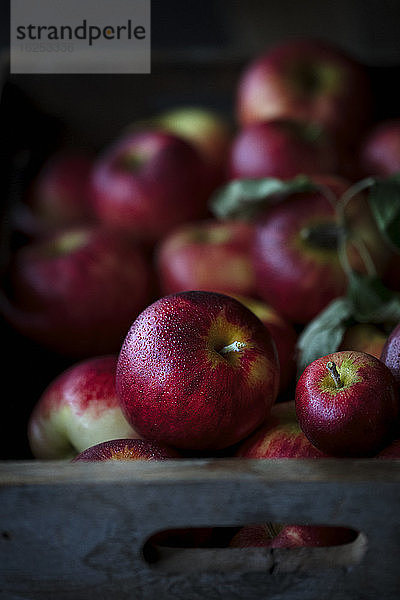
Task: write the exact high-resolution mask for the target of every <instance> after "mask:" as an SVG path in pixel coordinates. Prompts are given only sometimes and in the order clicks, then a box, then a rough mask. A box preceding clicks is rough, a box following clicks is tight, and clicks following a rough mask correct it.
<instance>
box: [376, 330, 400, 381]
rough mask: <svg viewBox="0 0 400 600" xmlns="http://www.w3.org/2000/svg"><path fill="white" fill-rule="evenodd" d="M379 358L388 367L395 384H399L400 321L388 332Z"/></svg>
mask: <svg viewBox="0 0 400 600" xmlns="http://www.w3.org/2000/svg"><path fill="white" fill-rule="evenodd" d="M380 359H381V361H382V362H383V363H385V365H386V366H387V367H388V368H389V369H390V371H391V372H392V375H393V377H394V378H395V380H396V382H397V385H398V386H400V323H398V324H397V325H396V327H394V329H393V330H392V331H391V332H390V334H389V336H388V338H387V340H386V342H385V344H384V346H383V348H382V352H381V355H380Z"/></svg>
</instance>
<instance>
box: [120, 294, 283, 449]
mask: <svg viewBox="0 0 400 600" xmlns="http://www.w3.org/2000/svg"><path fill="white" fill-rule="evenodd" d="M235 341H238V342H242V343H244V344H246V346H245V347H242V349H241V350H239V351H236V352H235V351H233V352H228V353H226V354H220V352H221V350H222V348H224V347H226V346H227V345H230V344H231V343H233V342H235ZM116 385H117V394H118V396H119V398H120V402H121V406H122V408H123V410H124V413H125V415H126V417H127V419H128V421H129V422H130V423H131V424H132V426H133V427H134V428H135V429H136V430H137V431H138V432H139V433H140V434H141V435H142V436H143V437H145V438H148V439H153V440H156V441H160V442H163V443H165V444H167V445H170V446H174V447H177V448H178V449H180V448H186V449H192V450H216V449H221V448H226V447H228V446H231V445H233V444H235V443H236V442H238V441H239V440H241V439H243V438H244V437H246V436H247V435H249V433H251V431H253V430H254V429H255V428H256V427H258V425H260V424H261V423H262V422H263V421H264V420H265V418H266V417H267V415H268V414H269V412H270V409H271V406H272V404H273V403H274V401H275V399H276V396H277V393H278V386H279V364H278V358H277V353H276V348H275V345H274V342H273V340H272V337H271V335H270V334H269V332H268V330H267V329H266V327H265V326H264V325H263V324H262V323H261V321H260V320H259V319H258V318H257V317H256V316H255V315H254V314H253V313H252V312H251V311H250V310H249V309H247V308H246V307H245V306H243V305H242V304H241V303H240V302H238V301H237V300H235V299H234V298H232V297H229V296H225V295H224V294H218V293H213V292H205V291H192V292H181V293H179V294H172V295H169V296H164V297H163V298H160V299H159V300H157V301H156V302H154V303H153V304H152V305H150V306H149V307H147V308H146V309H145V310H144V311H143V312H142V313H141V314H140V315H139V316H138V317H137V319H136V320H135V321H134V323H133V325H132V327H131V328H130V330H129V332H128V334H127V336H126V338H125V341H124V343H123V345H122V348H121V352H120V355H119V361H118V367H117V377H116Z"/></svg>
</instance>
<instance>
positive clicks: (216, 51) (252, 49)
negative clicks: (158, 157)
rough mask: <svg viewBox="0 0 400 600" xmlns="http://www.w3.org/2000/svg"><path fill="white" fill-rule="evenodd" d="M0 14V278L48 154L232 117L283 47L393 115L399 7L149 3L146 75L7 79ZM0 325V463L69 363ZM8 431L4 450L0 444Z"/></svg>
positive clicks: (16, 448)
mask: <svg viewBox="0 0 400 600" xmlns="http://www.w3.org/2000/svg"><path fill="white" fill-rule="evenodd" d="M110 2H112V0H110ZM0 11H1V12H0V53H1V54H0V68H1V72H0V85H1V89H2V94H1V106H0V127H1V136H0V147H1V164H2V166H3V170H4V172H5V175H6V176H5V177H4V178H3V182H4V184H3V190H2V203H1V210H2V218H1V231H0V233H1V248H0V251H1V252H0V259H1V262H0V267H3V269H4V268H5V267H6V264H7V256H8V254H7V250H8V247H9V246H8V242H9V237H8V233H9V232H8V230H7V223H8V222H7V214H8V208H9V205H10V203H12V202H13V199H14V198H16V197H18V195H19V194H20V193H21V191H22V190H23V188H24V185H25V184H26V182H27V181H29V179H30V178H31V177H32V175H33V174H34V173H35V172H36V170H37V169H38V168H39V167H40V165H41V163H42V162H43V160H44V158H45V157H46V156H47V155H48V154H49V153H51V152H52V151H53V150H54V149H55V148H56V147H58V146H60V145H73V146H77V147H80V148H89V149H94V150H98V149H100V148H101V147H102V146H103V145H104V144H106V143H107V142H108V141H110V140H111V139H112V138H113V137H114V136H115V135H117V134H118V132H119V131H120V129H121V128H123V127H125V126H126V125H127V124H129V123H130V122H131V121H133V120H134V119H137V118H142V117H146V116H149V115H151V114H154V113H156V112H157V111H158V110H160V109H162V108H165V107H168V106H173V105H176V104H190V103H194V104H201V105H208V106H210V107H214V108H216V109H218V110H221V111H223V112H224V113H225V114H226V115H227V116H229V117H230V118H232V114H233V102H234V89H235V84H236V82H237V78H238V76H239V74H240V72H241V70H242V68H243V67H244V65H245V64H246V62H247V61H248V60H250V59H251V58H252V57H253V56H254V55H256V54H257V53H259V52H261V51H262V50H264V49H267V48H268V47H269V46H271V45H272V44H273V43H275V42H277V41H280V40H282V39H288V38H291V37H297V36H302V35H304V36H315V37H320V38H322V39H326V40H329V41H333V42H335V43H337V44H338V45H339V46H341V47H342V48H343V49H345V50H347V51H348V52H350V53H351V54H353V55H354V56H355V57H356V58H357V59H358V60H360V61H361V62H362V63H364V64H365V65H366V66H367V68H368V69H369V72H370V74H371V80H372V83H373V86H374V90H375V97H376V101H377V102H376V118H389V117H397V116H400V109H399V107H400V88H399V85H398V81H399V74H400V35H399V22H400V19H399V17H400V2H399V0H389V1H384V0H380V1H372V0H366V1H362V0H353V1H344V0H339V1H335V2H322V1H321V0H319V2H314V1H310V2H295V1H293V0H292V1H289V0H278V2H276V1H274V2H269V1H262V0H246V1H245V2H243V1H234V0H230V1H228V0H202V1H200V0H153V1H152V31H151V34H152V73H151V74H149V75H101V76H99V75H76V76H74V75H35V76H33V75H10V74H9V66H8V45H9V3H8V2H7V1H5V0H0ZM0 325H1V329H0V334H1V340H2V348H3V358H2V367H3V389H4V390H8V391H7V392H5V396H6V397H5V398H3V406H4V409H3V413H2V418H1V422H2V427H3V431H2V432H1V433H0V440H1V445H2V446H3V448H4V449H3V448H1V452H0V459H1V458H21V457H29V449H28V448H27V440H26V435H25V432H26V421H27V418H28V416H29V414H30V411H31V409H32V406H33V404H34V403H35V402H36V400H37V398H38V396H39V394H40V393H41V392H42V391H43V389H44V387H45V386H46V385H47V383H49V382H50V380H51V378H52V377H53V376H55V374H57V373H59V372H60V371H61V370H62V369H63V368H64V367H65V366H66V365H67V364H68V361H66V360H65V359H62V358H61V357H57V356H54V355H53V354H50V353H48V352H46V351H45V350H44V349H41V348H38V347H36V346H35V345H34V344H31V343H29V342H28V341H27V340H24V339H22V338H21V337H19V336H18V335H16V334H15V332H13V331H12V330H11V329H10V328H9V326H8V325H7V324H6V323H1V324H0ZM10 433H11V434H12V437H13V441H12V442H11V443H10V442H8V441H7V442H6V440H7V438H8V437H9V435H8V434H10Z"/></svg>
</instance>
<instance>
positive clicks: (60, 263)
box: [0, 226, 152, 358]
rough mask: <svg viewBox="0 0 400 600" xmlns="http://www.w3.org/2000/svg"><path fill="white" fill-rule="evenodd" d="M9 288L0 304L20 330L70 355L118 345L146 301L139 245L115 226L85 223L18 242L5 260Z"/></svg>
mask: <svg viewBox="0 0 400 600" xmlns="http://www.w3.org/2000/svg"><path fill="white" fill-rule="evenodd" d="M9 275H10V279H11V283H12V293H11V294H9V296H8V297H6V296H5V294H3V295H2V296H1V298H0V310H1V311H2V312H3V314H4V316H5V317H6V318H7V319H8V320H9V322H10V323H11V325H12V326H13V327H14V328H15V329H16V330H17V331H19V332H20V333H22V334H23V335H25V336H27V337H28V338H31V339H32V340H34V341H36V342H38V343H40V344H41V345H43V346H46V347H48V348H50V349H53V350H55V351H56V352H58V353H60V354H62V355H68V356H71V357H76V358H83V357H86V356H91V355H96V354H106V353H112V352H118V351H119V349H120V347H121V343H122V341H123V338H124V336H125V334H126V331H127V330H128V328H129V326H130V324H131V323H132V320H133V319H134V318H135V317H136V316H137V315H138V314H139V312H140V311H141V310H142V309H143V308H144V307H145V306H146V305H147V304H148V302H149V301H150V293H151V287H152V281H151V270H150V265H149V263H148V260H147V258H145V256H144V253H143V250H141V249H140V248H139V247H138V246H137V244H136V243H135V242H134V241H132V239H131V238H128V237H126V236H124V235H122V234H120V233H117V232H115V231H111V230H106V229H105V228H102V227H97V226H93V227H89V226H88V227H83V228H78V229H75V228H74V229H69V230H67V231H62V232H57V233H54V234H53V235H52V236H49V237H47V238H45V239H41V240H36V241H35V242H31V243H29V244H27V245H25V246H23V247H21V248H20V249H19V250H18V251H17V252H16V253H15V255H14V257H13V260H12V263H11V264H10V268H9Z"/></svg>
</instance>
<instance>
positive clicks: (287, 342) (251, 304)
mask: <svg viewBox="0 0 400 600" xmlns="http://www.w3.org/2000/svg"><path fill="white" fill-rule="evenodd" d="M235 297H236V298H237V299H238V300H239V301H240V302H242V304H244V305H245V306H247V308H249V309H250V310H251V311H253V312H254V314H255V315H256V316H257V317H258V318H259V319H260V321H262V322H263V323H264V325H265V326H266V327H267V329H268V331H269V332H270V334H271V335H272V339H273V340H274V342H275V345H276V349H277V352H278V358H279V366H280V378H279V381H280V383H279V393H280V394H281V393H283V392H285V391H287V389H288V388H289V386H290V384H291V383H294V379H295V375H296V343H297V337H298V336H297V332H296V330H295V328H294V327H293V325H292V323H290V321H288V320H287V319H284V318H283V317H282V316H281V315H280V314H279V313H278V312H277V311H276V310H274V309H273V308H272V307H271V306H269V305H268V304H266V303H265V302H262V301H260V300H258V299H255V298H251V297H246V296H240V295H235Z"/></svg>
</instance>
